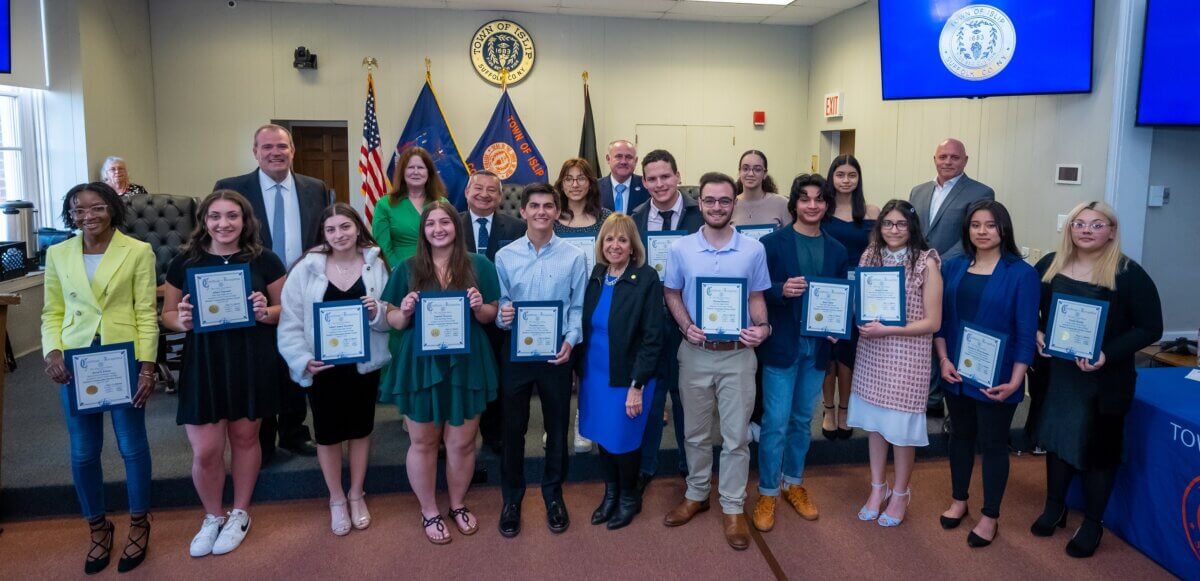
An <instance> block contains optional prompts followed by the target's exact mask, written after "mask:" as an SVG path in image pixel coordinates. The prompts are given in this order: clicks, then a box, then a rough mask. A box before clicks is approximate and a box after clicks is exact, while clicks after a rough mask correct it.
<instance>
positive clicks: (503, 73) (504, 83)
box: [500, 67, 508, 91]
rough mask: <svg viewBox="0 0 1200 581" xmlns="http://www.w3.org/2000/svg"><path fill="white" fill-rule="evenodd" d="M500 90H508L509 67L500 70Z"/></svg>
mask: <svg viewBox="0 0 1200 581" xmlns="http://www.w3.org/2000/svg"><path fill="white" fill-rule="evenodd" d="M500 90H501V91H507V90H508V67H504V68H502V69H500Z"/></svg>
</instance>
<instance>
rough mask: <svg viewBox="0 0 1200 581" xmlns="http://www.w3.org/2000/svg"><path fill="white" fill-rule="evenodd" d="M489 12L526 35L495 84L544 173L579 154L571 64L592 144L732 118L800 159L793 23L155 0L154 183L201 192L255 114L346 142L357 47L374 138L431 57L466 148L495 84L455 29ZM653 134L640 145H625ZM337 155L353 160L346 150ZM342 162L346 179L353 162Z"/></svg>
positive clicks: (774, 159) (231, 167)
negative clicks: (587, 78) (533, 56)
mask: <svg viewBox="0 0 1200 581" xmlns="http://www.w3.org/2000/svg"><path fill="white" fill-rule="evenodd" d="M499 17H510V18H512V19H513V20H515V21H516V22H518V23H520V24H521V25H522V26H523V27H525V28H526V30H528V31H529V32H530V34H531V35H532V36H533V38H534V41H535V42H536V43H537V51H538V60H537V63H536V65H535V66H534V69H533V71H532V73H531V74H530V75H529V77H527V78H526V79H525V80H524V81H522V82H521V83H520V84H518V85H516V86H514V87H511V88H510V89H509V92H510V94H511V95H512V98H513V101H514V103H515V104H516V107H517V111H518V112H519V113H520V114H521V116H522V119H523V120H524V122H525V124H526V126H527V129H528V132H529V134H530V135H531V136H532V138H533V140H534V142H535V143H536V144H537V145H538V148H539V149H540V150H541V152H542V154H543V155H544V156H545V157H546V161H547V163H548V164H549V166H550V168H551V173H552V174H553V175H556V174H557V172H558V167H559V165H560V164H561V163H562V161H563V160H564V159H566V158H567V157H571V156H574V155H575V154H576V153H577V152H578V147H579V132H580V126H581V121H582V115H583V89H582V85H581V79H580V73H581V72H582V71H584V70H587V71H589V73H590V75H591V95H592V107H593V112H594V115H595V119H596V131H597V137H598V141H599V142H600V144H601V145H600V147H603V144H605V143H607V142H608V141H609V140H612V139H616V138H620V137H632V135H633V132H634V127H635V125H637V124H639V123H642V124H645V123H681V124H718V125H733V126H735V132H734V135H735V137H736V141H737V142H736V146H735V147H734V149H736V150H737V151H739V152H740V151H741V150H744V149H751V148H754V149H762V150H764V151H765V152H766V153H767V154H768V155H769V156H770V158H771V164H772V166H771V167H772V173H774V174H775V175H777V176H789V175H791V174H794V173H795V172H797V171H798V170H801V169H803V168H806V167H807V166H808V163H807V155H808V151H807V149H808V148H807V141H808V140H807V139H806V138H805V137H804V135H805V133H804V126H805V124H806V123H807V121H808V120H807V116H806V111H807V110H808V109H809V108H810V107H809V104H808V98H809V97H808V96H809V93H810V91H809V89H808V85H807V79H808V76H809V74H808V63H809V48H808V44H809V43H808V36H809V29H808V28H806V27H784V26H778V27H776V26H753V25H732V24H707V23H691V22H663V21H649V20H633V19H612V18H594V17H573V16H558V15H546V14H512V15H507V14H504V13H487V12H463V11H449V10H422V9H401V8H371V7H351V6H345V5H339V6H330V5H301V4H277V3H256V2H245V1H244V2H240V3H239V5H238V7H237V8H235V9H229V8H226V7H224V3H215V2H195V1H193V0H156V1H155V2H153V3H152V4H151V6H150V22H151V30H152V31H153V34H152V42H153V54H154V59H153V61H154V63H153V68H154V86H155V104H156V112H157V136H158V149H159V152H158V155H159V176H160V188H159V189H160V190H161V191H164V192H171V193H179V194H191V195H199V194H201V193H205V192H207V191H209V189H210V188H211V187H212V184H213V182H214V181H215V180H216V179H217V178H220V177H224V176H228V175H235V174H239V173H244V172H245V171H248V170H249V169H251V168H253V167H254V162H253V159H252V157H251V154H250V143H251V134H252V132H253V130H254V128H255V127H257V126H258V125H260V124H261V123H264V122H265V121H267V120H269V119H307V120H346V121H348V126H349V134H350V144H351V148H352V149H353V148H354V147H355V145H356V144H357V143H358V142H359V137H358V136H359V135H361V132H362V113H363V101H364V99H365V91H366V74H365V71H364V70H363V69H362V67H361V64H360V63H361V61H362V58H363V57H364V56H368V55H370V56H374V57H376V58H378V59H379V63H380V67H381V68H380V70H379V71H377V72H376V74H375V82H376V91H377V93H378V99H379V101H378V111H379V117H380V125H381V130H382V132H383V139H384V144H385V148H387V149H389V150H390V148H391V147H392V146H393V145H394V144H395V142H396V140H397V138H398V137H399V133H400V131H401V129H402V128H403V126H404V122H405V121H406V120H407V118H408V113H409V111H410V110H411V108H412V104H413V102H414V101H415V100H416V96H417V93H418V92H419V91H420V89H421V85H422V81H423V78H424V73H425V65H424V59H425V57H429V58H431V59H432V60H433V80H434V87H435V88H436V89H437V91H438V95H439V97H440V99H441V103H442V107H443V108H444V110H445V113H446V115H447V117H448V118H449V120H450V123H451V127H452V129H453V130H454V133H455V136H456V138H457V140H458V145H459V147H460V148H461V149H462V151H463V154H464V155H466V154H468V153H469V152H470V150H471V149H472V147H473V146H474V145H475V141H476V140H477V139H478V138H479V135H480V133H481V132H482V131H483V129H484V126H485V124H486V123H487V121H488V118H489V117H490V116H491V113H492V110H493V108H494V107H495V104H496V100H497V99H498V98H499V96H500V95H499V89H498V88H496V87H494V86H492V85H489V84H487V83H486V82H484V81H483V80H482V79H481V78H479V77H478V76H477V75H476V73H475V72H474V70H473V69H472V68H471V65H470V62H469V57H468V51H467V47H468V42H469V40H470V38H471V35H472V34H473V33H474V32H475V30H476V29H477V28H478V27H479V26H480V25H481V24H483V23H485V22H487V21H489V20H492V19H493V18H499ZM300 45H303V46H306V47H308V48H309V50H311V51H313V52H315V53H317V55H318V64H319V66H320V68H319V69H318V70H317V71H307V72H303V73H301V72H299V71H297V70H295V69H293V68H292V64H291V63H292V52H293V50H294V49H295V48H296V47H297V46H300ZM755 110H765V111H766V112H767V119H768V125H767V128H766V129H763V130H755V129H753V127H752V123H751V121H752V112H753V111H755ZM653 147H654V144H653V143H650V144H647V143H643V144H640V146H639V151H641V152H642V153H645V152H646V151H649V149H652V148H653ZM731 157H732V158H731V159H729V160H728V162H727V164H726V166H725V167H711V168H704V169H705V170H722V171H725V172H734V171H735V167H736V164H737V159H736V155H734V156H731ZM350 158H351V160H350V163H351V164H352V166H353V165H356V162H357V155H356V154H354V153H353V152H351V155H350ZM602 163H603V160H602ZM604 169H606V168H604ZM697 169H699V168H697ZM605 173H607V172H605ZM693 173H695V172H693ZM350 175H351V183H350V189H351V190H352V191H354V192H357V190H358V185H359V180H358V174H357V171H356V170H353V169H352V170H351V172H350ZM698 177H699V174H698V173H696V175H695V176H684V179H685V181H690V182H694V181H695V180H696V179H698ZM356 197H357V194H355V195H352V198H356Z"/></svg>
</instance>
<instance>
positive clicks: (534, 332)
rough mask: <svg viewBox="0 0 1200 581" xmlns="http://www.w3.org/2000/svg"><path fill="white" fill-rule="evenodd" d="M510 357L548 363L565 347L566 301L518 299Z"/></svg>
mask: <svg viewBox="0 0 1200 581" xmlns="http://www.w3.org/2000/svg"><path fill="white" fill-rule="evenodd" d="M512 306H513V308H514V309H516V315H515V316H514V317H513V324H512V333H511V334H512V344H511V350H510V353H509V360H510V361H514V362H531V361H539V362H546V361H550V360H551V359H554V358H555V357H557V356H558V351H559V350H560V349H562V337H563V320H562V310H563V304H562V301H514V302H513V304H512Z"/></svg>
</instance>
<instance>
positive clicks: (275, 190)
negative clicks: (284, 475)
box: [213, 124, 330, 463]
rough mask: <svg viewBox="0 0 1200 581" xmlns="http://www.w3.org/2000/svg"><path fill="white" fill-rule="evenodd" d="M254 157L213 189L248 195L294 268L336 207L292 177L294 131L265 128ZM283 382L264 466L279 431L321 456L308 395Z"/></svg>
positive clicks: (266, 237)
mask: <svg viewBox="0 0 1200 581" xmlns="http://www.w3.org/2000/svg"><path fill="white" fill-rule="evenodd" d="M253 152H254V159H255V160H257V161H258V169H255V170H254V171H252V172H250V173H248V174H245V175H241V176H237V177H231V178H225V179H222V180H217V183H216V185H214V186H213V190H233V191H235V192H237V193H239V194H241V195H243V196H245V197H246V199H248V200H249V201H250V206H251V207H252V208H253V209H254V215H255V216H256V217H258V220H259V223H260V224H261V229H260V230H259V234H260V235H261V237H262V242H263V245H264V246H266V247H267V248H270V249H271V250H272V251H273V252H274V253H275V254H277V255H278V256H279V259H280V260H282V261H283V263H284V264H285V265H287V266H289V267H290V266H291V265H292V264H293V263H294V262H295V261H296V260H297V259H298V258H300V255H301V254H303V253H304V250H305V249H307V248H310V247H312V246H314V245H316V244H317V243H318V241H319V240H320V238H321V212H322V211H324V209H325V208H326V207H327V206H329V204H330V200H329V188H327V187H325V182H322V181H321V180H319V179H316V178H311V177H308V176H302V175H299V174H294V173H292V158H293V157H294V156H295V153H296V148H295V145H293V143H292V134H291V132H289V131H288V130H287V129H285V128H283V127H280V126H279V125H273V124H268V125H263V126H262V127H259V128H258V130H257V131H255V132H254V149H253ZM264 193H265V194H266V195H264ZM280 365H281V366H282V365H283V363H282V361H280ZM282 377H283V379H282V385H280V400H279V419H278V422H276V419H275V418H263V422H262V427H261V428H260V430H259V442H261V443H262V456H263V462H264V463H266V462H269V461H270V460H271V459H272V458H273V457H274V455H275V433H276V431H278V433H279V447H281V448H284V449H286V450H288V451H291V452H293V453H296V454H300V455H303V456H314V455H316V453H317V449H316V448H314V447H313V445H312V443H311V441H310V440H311V439H312V436H311V435H310V434H309V432H308V427H307V426H305V425H304V418H305V416H306V415H307V414H308V407H307V402H306V401H305V398H304V392H303V391H302V390H301V389H300V386H298V385H296V384H295V383H293V382H292V381H291V380H290V379H287V377H288V376H287V374H286V373H284V374H283V375H282Z"/></svg>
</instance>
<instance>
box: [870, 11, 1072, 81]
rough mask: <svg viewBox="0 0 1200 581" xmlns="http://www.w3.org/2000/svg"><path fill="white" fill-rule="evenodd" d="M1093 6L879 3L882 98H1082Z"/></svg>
mask: <svg viewBox="0 0 1200 581" xmlns="http://www.w3.org/2000/svg"><path fill="white" fill-rule="evenodd" d="M1093 12H1094V5H1093V0H1053V1H1050V2H1047V1H1038V0H984V1H982V2H971V1H969V0H879V52H880V60H881V62H882V68H883V98H884V99H929V98H938V97H988V96H993V95H1036V94H1046V93H1087V92H1090V91H1091V90H1092V17H1093Z"/></svg>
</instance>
